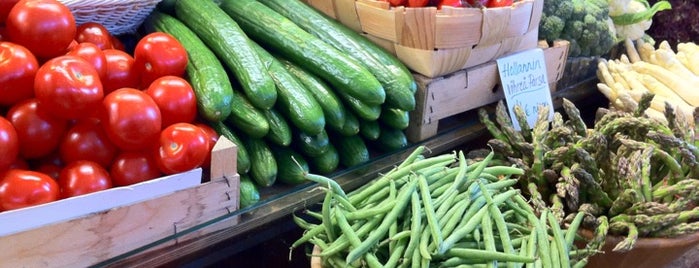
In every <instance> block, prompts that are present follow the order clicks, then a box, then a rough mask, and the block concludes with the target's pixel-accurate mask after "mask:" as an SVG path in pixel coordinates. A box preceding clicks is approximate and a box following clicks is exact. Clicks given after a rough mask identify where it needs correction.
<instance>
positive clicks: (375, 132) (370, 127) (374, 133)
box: [359, 119, 381, 141]
mask: <svg viewBox="0 0 699 268" xmlns="http://www.w3.org/2000/svg"><path fill="white" fill-rule="evenodd" d="M359 134H360V135H362V137H364V138H365V139H367V140H370V141H375V140H376V139H378V138H379V135H380V134H381V127H380V126H379V121H376V120H364V119H359Z"/></svg>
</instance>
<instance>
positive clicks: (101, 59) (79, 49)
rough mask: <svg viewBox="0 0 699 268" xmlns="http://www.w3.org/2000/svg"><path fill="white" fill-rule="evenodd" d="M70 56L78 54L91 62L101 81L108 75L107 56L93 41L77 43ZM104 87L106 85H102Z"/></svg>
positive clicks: (69, 53)
mask: <svg viewBox="0 0 699 268" xmlns="http://www.w3.org/2000/svg"><path fill="white" fill-rule="evenodd" d="M67 55H69V56H77V57H80V58H82V59H84V60H85V61H87V62H89V63H90V65H92V67H94V68H95V70H96V71H97V74H99V77H100V83H101V81H102V80H103V79H104V78H105V77H106V76H107V57H106V56H105V55H104V52H102V50H101V49H100V48H99V47H97V45H95V44H93V43H80V44H77V45H75V47H73V48H72V49H71V50H70V51H68V54H67ZM102 88H103V89H104V85H102Z"/></svg>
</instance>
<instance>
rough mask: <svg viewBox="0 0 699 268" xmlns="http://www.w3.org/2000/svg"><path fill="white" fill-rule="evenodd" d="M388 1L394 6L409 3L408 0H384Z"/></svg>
mask: <svg viewBox="0 0 699 268" xmlns="http://www.w3.org/2000/svg"><path fill="white" fill-rule="evenodd" d="M384 1H386V2H388V3H389V4H390V5H391V6H392V7H397V6H404V5H406V4H407V3H408V0H384Z"/></svg>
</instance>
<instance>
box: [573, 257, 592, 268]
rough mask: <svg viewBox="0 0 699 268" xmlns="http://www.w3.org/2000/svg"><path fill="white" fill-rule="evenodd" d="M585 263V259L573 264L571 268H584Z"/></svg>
mask: <svg viewBox="0 0 699 268" xmlns="http://www.w3.org/2000/svg"><path fill="white" fill-rule="evenodd" d="M587 261H588V260H587V258H583V259H582V260H579V261H578V262H576V263H575V264H573V268H585V266H587Z"/></svg>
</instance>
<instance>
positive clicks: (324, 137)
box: [294, 130, 330, 157]
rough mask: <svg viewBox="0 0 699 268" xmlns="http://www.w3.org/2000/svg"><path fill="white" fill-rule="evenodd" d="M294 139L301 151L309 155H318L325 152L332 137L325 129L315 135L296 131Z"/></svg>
mask: <svg viewBox="0 0 699 268" xmlns="http://www.w3.org/2000/svg"><path fill="white" fill-rule="evenodd" d="M294 139H295V140H294V144H295V145H296V147H297V148H298V149H299V151H301V153H303V154H304V155H306V156H308V157H317V156H319V155H321V154H323V153H325V152H326V151H327V150H328V146H329V145H330V138H328V133H327V132H325V130H323V131H321V132H320V133H318V134H315V135H310V134H308V133H304V132H303V131H296V133H294Z"/></svg>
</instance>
